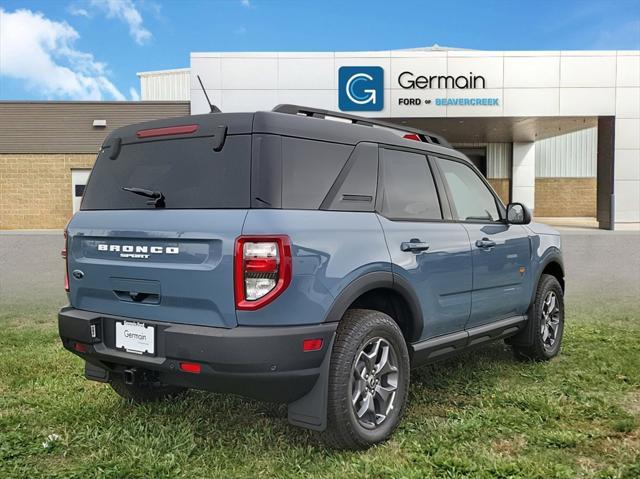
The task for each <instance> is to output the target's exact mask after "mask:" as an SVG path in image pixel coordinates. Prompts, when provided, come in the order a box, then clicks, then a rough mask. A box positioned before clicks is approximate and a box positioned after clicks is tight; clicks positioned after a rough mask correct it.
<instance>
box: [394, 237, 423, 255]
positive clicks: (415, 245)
mask: <svg viewBox="0 0 640 479" xmlns="http://www.w3.org/2000/svg"><path fill="white" fill-rule="evenodd" d="M400 249H401V250H402V251H405V252H411V253H420V252H421V251H426V250H428V249H429V243H425V242H423V241H420V240H419V239H417V238H413V239H411V241H403V242H402V243H400Z"/></svg>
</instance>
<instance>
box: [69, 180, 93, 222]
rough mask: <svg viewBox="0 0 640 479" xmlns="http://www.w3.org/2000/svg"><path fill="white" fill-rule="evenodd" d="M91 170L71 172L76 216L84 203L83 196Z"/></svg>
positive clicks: (72, 195) (72, 196)
mask: <svg viewBox="0 0 640 479" xmlns="http://www.w3.org/2000/svg"><path fill="white" fill-rule="evenodd" d="M89 173H91V170H89V169H82V170H80V169H73V170H71V198H72V201H73V213H74V214H75V213H76V212H77V211H78V210H79V209H80V203H81V202H82V195H83V194H84V187H85V186H86V185H87V181H88V180H89Z"/></svg>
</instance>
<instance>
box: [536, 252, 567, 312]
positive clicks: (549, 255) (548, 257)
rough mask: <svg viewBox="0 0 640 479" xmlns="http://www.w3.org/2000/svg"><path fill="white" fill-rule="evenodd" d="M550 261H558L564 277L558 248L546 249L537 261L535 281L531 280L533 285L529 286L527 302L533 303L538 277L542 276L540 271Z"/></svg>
mask: <svg viewBox="0 0 640 479" xmlns="http://www.w3.org/2000/svg"><path fill="white" fill-rule="evenodd" d="M550 263H558V264H559V265H560V270H561V271H562V277H563V278H564V274H565V272H564V263H563V261H562V255H561V253H560V250H558V249H556V248H553V249H551V250H547V252H545V255H544V256H543V257H542V258H541V259H540V262H539V263H538V264H539V266H538V270H537V271H536V275H535V281H533V287H532V288H531V298H530V300H529V304H533V300H534V298H535V297H536V291H537V290H538V283H539V282H540V278H541V277H542V272H543V271H544V269H545V268H546V267H547V266H549V264H550ZM563 289H564V288H563Z"/></svg>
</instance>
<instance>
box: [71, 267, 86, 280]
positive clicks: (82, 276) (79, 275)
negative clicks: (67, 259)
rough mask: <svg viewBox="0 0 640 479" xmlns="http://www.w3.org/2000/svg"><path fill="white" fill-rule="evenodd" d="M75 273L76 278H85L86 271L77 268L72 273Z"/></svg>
mask: <svg viewBox="0 0 640 479" xmlns="http://www.w3.org/2000/svg"><path fill="white" fill-rule="evenodd" d="M71 274H72V275H73V277H74V278H75V279H82V278H84V273H83V272H82V271H80V270H79V269H76V270H74V271H73V273H71Z"/></svg>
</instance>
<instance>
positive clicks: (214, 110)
mask: <svg viewBox="0 0 640 479" xmlns="http://www.w3.org/2000/svg"><path fill="white" fill-rule="evenodd" d="M196 77H198V82H200V88H202V93H204V97H205V98H206V99H207V103H208V104H209V111H210V112H211V113H222V110H220V108H218V107H217V106H215V105H214V104H213V103H211V100H209V95H207V90H205V88H204V85H203V84H202V80H201V79H200V75H196Z"/></svg>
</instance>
